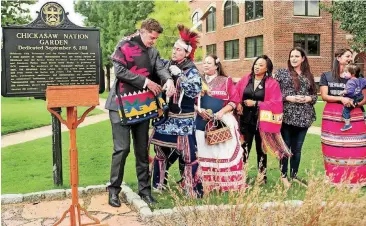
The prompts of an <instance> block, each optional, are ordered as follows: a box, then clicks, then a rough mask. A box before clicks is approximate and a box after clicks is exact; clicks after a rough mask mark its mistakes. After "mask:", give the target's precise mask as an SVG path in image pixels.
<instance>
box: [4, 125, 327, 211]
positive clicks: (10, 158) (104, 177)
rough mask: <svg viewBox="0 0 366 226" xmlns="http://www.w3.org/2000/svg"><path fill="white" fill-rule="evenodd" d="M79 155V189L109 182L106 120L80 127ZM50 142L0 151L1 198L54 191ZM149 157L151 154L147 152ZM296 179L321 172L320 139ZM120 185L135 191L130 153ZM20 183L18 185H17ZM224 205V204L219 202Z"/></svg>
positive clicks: (273, 174) (272, 173) (165, 202)
mask: <svg viewBox="0 0 366 226" xmlns="http://www.w3.org/2000/svg"><path fill="white" fill-rule="evenodd" d="M77 141H78V144H77V145H78V151H79V176H80V178H79V186H81V187H83V186H87V185H95V184H105V183H106V182H108V180H109V173H110V163H111V154H112V151H113V145H112V134H111V127H110V123H109V121H108V120H106V121H103V122H100V123H96V124H94V125H90V126H86V127H82V128H79V129H78V133H77ZM51 145H52V142H51V137H46V138H41V139H38V140H34V141H30V142H26V143H22V144H17V145H12V146H9V147H5V148H2V152H1V158H2V164H1V170H2V177H1V180H2V183H1V186H2V187H1V189H2V193H4V194H15V193H29V192H36V191H42V190H50V189H54V188H56V187H55V186H54V185H53V179H52V152H51V149H52V146H51ZM62 147H63V156H62V157H63V177H64V188H66V187H69V155H68V151H67V150H68V147H69V137H68V133H67V132H64V133H63V134H62ZM151 153H152V151H151ZM302 154H303V155H302V162H301V166H300V172H299V176H300V177H306V171H307V170H309V169H311V168H312V167H314V168H315V170H316V172H323V171H324V168H323V160H322V154H321V147H320V137H319V136H317V135H310V134H309V135H307V137H306V140H305V144H304V147H303V151H302ZM249 162H250V166H252V168H251V169H250V170H249V178H255V177H256V175H257V173H256V168H255V167H254V166H256V153H255V150H252V151H251V155H250V159H249ZM125 167H126V168H125V178H124V181H125V182H126V183H127V184H128V185H129V186H130V187H131V188H132V189H133V190H134V191H137V179H136V170H135V158H134V155H133V151H132V149H131V153H130V155H129V156H128V160H127V163H126V166H125ZM278 168H279V166H278V161H277V160H276V159H274V158H273V157H272V156H269V158H268V183H267V185H265V186H263V188H264V189H267V190H271V189H273V186H274V184H276V182H277V181H278V180H279V176H280V172H279V169H278ZM170 175H171V177H170V178H171V181H172V182H171V185H172V187H174V186H175V182H174V181H175V180H178V179H179V173H178V167H177V164H175V165H174V166H173V167H172V168H171V170H170ZM19 181H21V183H19ZM291 189H293V192H292V191H290V193H289V194H290V197H291V199H301V198H302V197H303V196H304V194H305V190H304V189H303V188H300V187H296V186H294V187H293V188H291ZM154 195H155V196H156V197H157V198H158V200H159V205H158V206H157V208H168V207H172V205H173V199H172V197H170V196H167V195H166V194H162V195H159V194H154ZM219 201H220V202H221V201H224V200H219Z"/></svg>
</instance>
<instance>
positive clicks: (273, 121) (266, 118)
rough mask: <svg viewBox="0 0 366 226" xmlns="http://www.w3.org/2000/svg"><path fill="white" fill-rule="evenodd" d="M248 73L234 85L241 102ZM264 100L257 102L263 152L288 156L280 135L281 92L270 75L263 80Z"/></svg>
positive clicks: (277, 155) (279, 156)
mask: <svg viewBox="0 0 366 226" xmlns="http://www.w3.org/2000/svg"><path fill="white" fill-rule="evenodd" d="M249 79H250V75H247V76H244V77H243V78H242V79H241V80H240V81H239V82H238V83H237V85H236V89H237V91H238V93H239V95H240V99H241V101H240V102H241V103H242V102H243V93H244V89H245V87H246V86H247V85H248V82H249ZM264 87H265V90H264V101H261V102H260V103H259V105H258V106H259V118H258V120H259V132H260V135H261V138H262V148H263V151H264V152H265V153H267V152H269V153H272V154H274V155H275V156H276V157H277V158H278V159H282V158H283V157H290V156H291V152H290V150H289V149H288V147H287V146H286V144H285V142H284V141H283V139H282V136H281V125H282V116H283V103H282V93H281V90H280V86H279V84H278V82H277V81H276V80H275V79H273V78H272V77H268V78H266V80H265V85H264Z"/></svg>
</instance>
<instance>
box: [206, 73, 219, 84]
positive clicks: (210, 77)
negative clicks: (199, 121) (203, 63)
mask: <svg viewBox="0 0 366 226" xmlns="http://www.w3.org/2000/svg"><path fill="white" fill-rule="evenodd" d="M216 77H217V74H214V75H205V79H206V82H207V83H210V82H212V80H214V79H215V78H216Z"/></svg>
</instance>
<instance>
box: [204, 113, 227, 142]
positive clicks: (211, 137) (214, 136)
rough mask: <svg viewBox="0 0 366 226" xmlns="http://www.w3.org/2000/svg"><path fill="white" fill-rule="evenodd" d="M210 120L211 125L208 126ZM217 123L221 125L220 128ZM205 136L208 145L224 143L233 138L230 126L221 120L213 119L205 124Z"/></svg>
mask: <svg viewBox="0 0 366 226" xmlns="http://www.w3.org/2000/svg"><path fill="white" fill-rule="evenodd" d="M211 122H212V126H210V124H211ZM219 125H221V128H219V129H218V126H219ZM205 137H206V142H207V144H208V145H215V144H219V143H224V142H225V141H228V140H231V139H232V138H233V136H232V135H231V132H230V128H229V127H227V126H226V124H225V123H224V122H223V121H221V120H215V119H214V120H211V121H209V122H208V123H207V124H206V129H205Z"/></svg>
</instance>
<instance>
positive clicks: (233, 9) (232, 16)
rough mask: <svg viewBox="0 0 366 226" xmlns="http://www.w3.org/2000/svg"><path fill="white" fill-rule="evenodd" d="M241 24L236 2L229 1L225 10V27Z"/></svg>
mask: <svg viewBox="0 0 366 226" xmlns="http://www.w3.org/2000/svg"><path fill="white" fill-rule="evenodd" d="M237 23H239V7H238V5H237V4H236V3H235V2H234V1H227V2H226V3H225V9H224V26H229V25H234V24H237Z"/></svg>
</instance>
